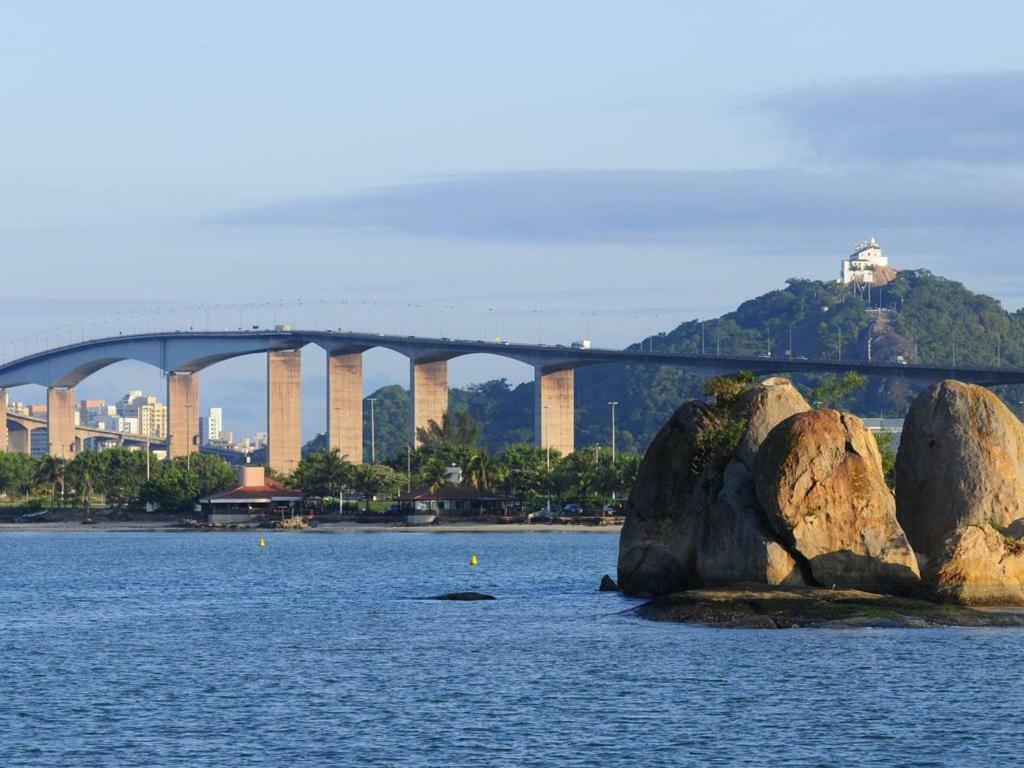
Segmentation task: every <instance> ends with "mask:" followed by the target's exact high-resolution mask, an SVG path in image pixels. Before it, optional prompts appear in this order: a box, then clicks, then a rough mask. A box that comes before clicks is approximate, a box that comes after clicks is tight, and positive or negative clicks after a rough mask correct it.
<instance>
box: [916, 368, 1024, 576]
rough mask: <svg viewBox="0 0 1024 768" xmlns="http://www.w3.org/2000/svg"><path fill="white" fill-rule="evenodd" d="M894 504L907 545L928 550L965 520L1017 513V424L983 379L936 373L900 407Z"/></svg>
mask: <svg viewBox="0 0 1024 768" xmlns="http://www.w3.org/2000/svg"><path fill="white" fill-rule="evenodd" d="M896 509H897V512H898V515H899V521H900V524H901V525H902V526H903V530H904V531H906V532H907V537H908V538H909V539H910V543H911V544H912V545H913V547H914V549H915V550H917V551H918V552H921V553H923V554H925V555H928V556H931V555H932V554H933V552H934V550H935V549H936V548H937V547H938V546H939V545H940V544H941V543H942V542H943V540H944V539H945V538H946V536H947V535H949V534H950V533H952V532H953V531H954V530H956V529H957V528H958V527H960V526H961V525H964V524H967V523H984V522H989V521H991V522H995V523H997V524H998V525H1000V526H1001V527H1006V526H1010V525H1011V524H1013V523H1014V521H1016V520H1018V519H1019V518H1021V517H1024V427H1022V426H1021V423H1020V421H1018V420H1017V418H1016V417H1015V416H1014V415H1013V414H1012V413H1011V412H1010V410H1009V408H1007V407H1006V406H1005V405H1003V403H1002V402H1001V401H1000V400H999V398H998V397H996V396H995V395H993V394H992V393H991V392H989V391H988V390H987V389H985V388H984V387H979V386H975V385H973V384H964V383H963V382H960V381H952V380H948V381H941V382H939V383H938V384H934V385H932V386H931V387H929V388H928V389H926V390H925V391H924V392H922V393H921V394H920V395H919V396H918V397H917V399H916V400H914V403H913V405H912V406H911V407H910V411H909V413H908V414H907V418H906V421H905V422H904V424H903V434H902V435H901V436H900V449H899V453H898V455H897V457H896Z"/></svg>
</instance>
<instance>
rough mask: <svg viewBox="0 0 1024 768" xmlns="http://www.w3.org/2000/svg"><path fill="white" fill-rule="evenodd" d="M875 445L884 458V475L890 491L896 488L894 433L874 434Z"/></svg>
mask: <svg viewBox="0 0 1024 768" xmlns="http://www.w3.org/2000/svg"><path fill="white" fill-rule="evenodd" d="M873 434H874V436H875V444H876V445H877V446H878V452H879V453H880V454H881V456H882V474H884V475H885V484H886V485H888V486H889V488H890V489H894V488H895V487H896V451H894V450H893V448H892V444H893V436H892V432H874V433H873Z"/></svg>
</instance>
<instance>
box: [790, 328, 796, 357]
mask: <svg viewBox="0 0 1024 768" xmlns="http://www.w3.org/2000/svg"><path fill="white" fill-rule="evenodd" d="M794 322H795V321H794ZM789 359H790V360H792V359H793V323H792V322H791V323H790V324H789Z"/></svg>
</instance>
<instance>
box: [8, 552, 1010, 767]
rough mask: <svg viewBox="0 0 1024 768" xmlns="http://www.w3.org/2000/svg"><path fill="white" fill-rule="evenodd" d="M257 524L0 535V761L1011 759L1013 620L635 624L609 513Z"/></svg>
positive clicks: (984, 762)
mask: <svg viewBox="0 0 1024 768" xmlns="http://www.w3.org/2000/svg"><path fill="white" fill-rule="evenodd" d="M267 539H268V546H267V548H266V549H264V550H259V549H258V548H257V546H256V541H257V537H256V536H250V535H247V534H244V535H243V534H237V535H230V534H225V535H217V534H209V535H202V534H194V533H183V534H170V533H147V534H123V533H122V534H102V533H85V534H56V533H40V534H34V533H7V534H0V766H61V767H62V768H63V767H65V766H76V767H77V766H118V767H119V768H120V767H123V766H289V767H295V766H321V765H352V766H392V765H414V766H469V765H486V766H558V765H572V766H618V765H622V766H627V765H628V766H660V765H666V766H668V765H673V766H675V765H758V766H761V765H768V764H771V765H837V766H854V765H978V766H991V765H998V764H1004V765H1005V764H1015V763H1019V761H1020V760H1021V759H1024V758H1022V755H1024V694H1022V690H1024V679H1022V676H1024V633H1022V632H1015V631H1011V630H927V631H908V630H864V631H848V630H847V631H822V630H817V631H816V630H790V631H774V632H773V631H753V630H745V631H744V630H712V629H707V628H701V627H687V626H673V625H662V624H655V623H649V622H644V621H640V620H637V619H634V618H632V617H630V616H628V615H623V614H622V613H621V611H622V610H623V609H624V608H626V607H628V606H629V605H630V604H631V603H629V602H628V601H626V600H624V599H622V598H621V597H619V596H617V595H608V594H598V593H597V592H596V591H595V587H596V585H597V582H598V579H599V578H600V576H601V574H602V573H605V572H613V571H614V565H615V551H616V546H617V537H615V536H614V535H602V534H521V535H520V534H490V535H488V534H445V535H437V534H404V535H403V534H323V535H304V534H299V535H295V534H292V535H286V534H277V535H269V536H267ZM471 553H476V554H477V555H478V556H479V558H480V567H478V568H470V567H469V565H468V559H469V555H470V554H471ZM464 589H477V590H481V591H487V592H490V593H492V594H495V595H497V596H498V598H499V599H498V600H497V601H494V602H488V603H445V602H434V601H424V600H419V599H417V598H420V597H423V596H429V595H433V594H437V593H440V592H445V591H451V590H464Z"/></svg>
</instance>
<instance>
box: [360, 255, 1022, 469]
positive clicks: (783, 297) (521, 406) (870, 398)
mask: <svg viewBox="0 0 1024 768" xmlns="http://www.w3.org/2000/svg"><path fill="white" fill-rule="evenodd" d="M702 326H703V341H702ZM702 344H703V350H704V351H705V352H706V353H707V354H713V353H715V352H716V351H718V352H721V354H724V355H759V354H767V353H769V352H770V353H771V355H772V356H773V357H780V356H785V355H787V354H790V353H792V354H793V355H794V356H797V357H807V358H810V359H822V358H825V359H831V360H835V359H839V358H840V356H841V359H843V360H855V359H856V360H866V359H867V358H868V349H869V346H870V350H871V359H873V360H877V361H891V362H896V361H897V360H898V359H899V358H900V357H902V359H904V360H906V361H907V362H909V363H913V362H921V363H936V364H950V365H952V364H953V363H954V361H955V363H956V364H958V365H996V364H997V362H998V363H999V364H1001V365H1004V366H1008V367H1024V312H1022V311H1020V310H1018V311H1017V312H1014V313H1009V312H1007V311H1006V310H1004V309H1003V308H1002V306H1001V305H1000V304H999V302H998V301H997V300H995V299H993V298H991V297H989V296H983V295H981V294H976V293H973V292H971V291H970V290H968V289H967V288H966V287H964V286H963V285H962V284H961V283H957V282H954V281H952V280H947V279H945V278H942V277H939V276H937V275H933V274H932V273H931V272H929V271H927V270H913V271H902V272H900V273H899V274H898V275H897V276H896V277H895V278H894V279H893V280H892V281H891V282H890V283H889V284H887V285H885V286H884V287H882V288H877V287H873V288H871V289H870V291H869V290H868V289H867V288H866V287H863V286H859V285H856V284H850V285H845V286H844V285H840V284H839V283H835V282H821V281H816V280H800V279H791V280H789V281H787V283H786V287H785V288H782V289H780V290H776V291H770V292H769V293H766V294H764V295H762V296H758V297H757V298H755V299H751V300H749V301H746V302H744V303H743V304H741V305H740V306H739V307H738V308H737V309H736V310H735V311H733V312H729V313H728V314H725V315H723V316H722V317H720V318H715V319H711V320H707V321H704V322H703V323H701V322H700V321H698V320H691V321H688V322H685V323H682V324H681V325H679V326H678V327H676V328H675V329H673V330H671V331H669V332H667V333H661V334H658V335H657V336H654V337H650V338H647V339H644V340H643V341H641V342H638V343H637V344H634V345H632V346H631V347H630V348H631V349H640V348H643V349H649V348H653V349H654V351H656V352H687V353H699V352H700V351H701V349H702ZM790 344H792V347H791V346H790ZM703 379H704V377H703V376H702V375H697V374H691V373H686V372H683V371H679V370H676V369H672V368H656V367H647V366H611V365H595V366H586V367H583V368H580V369H578V370H577V371H576V443H577V445H578V446H583V445H592V444H594V443H600V444H602V445H607V444H608V442H609V439H610V414H609V406H608V402H609V401H611V400H615V401H617V402H618V406H617V410H616V425H617V428H618V434H617V441H618V445H619V447H620V448H621V449H622V450H624V451H633V450H636V451H642V450H644V449H645V448H646V446H647V444H648V443H649V442H650V440H651V438H652V437H653V435H654V433H655V431H656V430H657V429H658V427H660V426H661V424H662V423H663V422H664V421H665V419H666V418H668V416H669V415H670V414H671V413H672V411H673V410H675V408H676V407H677V406H678V405H679V404H680V403H681V402H682V401H683V400H685V399H687V398H691V397H699V396H700V388H701V382H702V381H703ZM819 381H820V377H818V376H810V375H806V376H797V377H794V382H795V383H796V385H797V386H798V387H799V388H801V389H802V390H803V391H804V392H807V391H809V389H810V388H812V387H813V386H815V385H816V384H817V383H818V382H819ZM916 391H917V389H915V388H914V387H913V386H912V385H909V384H907V383H906V382H902V381H896V380H886V379H879V380H873V381H871V382H869V384H868V386H867V387H865V388H864V389H862V390H860V391H858V392H855V393H854V394H853V395H851V396H850V397H849V399H848V400H847V401H846V402H845V403H844V406H845V407H847V408H849V409H851V410H853V411H854V412H856V413H860V414H862V415H865V416H878V415H879V414H884V415H885V416H889V417H892V416H902V415H903V414H904V413H905V412H906V409H907V407H908V406H909V404H910V402H911V400H912V399H913V397H914V395H915V394H916ZM997 392H998V394H999V395H1000V396H1001V397H1002V398H1003V399H1004V400H1005V402H1006V403H1007V405H1009V406H1010V407H1011V408H1012V409H1014V410H1015V411H1017V412H1018V413H1020V412H1021V411H1020V409H1021V401H1022V400H1024V386H1013V387H1002V388H1000V389H999V390H997ZM374 397H376V398H377V405H376V433H377V452H378V456H390V455H393V454H395V453H398V452H400V451H403V450H404V446H405V445H406V444H407V443H408V440H409V433H410V426H409V395H408V392H407V391H406V390H404V389H402V388H401V387H398V386H389V387H383V388H382V389H380V390H378V391H377V392H376V393H375V394H374ZM451 406H452V407H453V408H459V407H465V408H468V409H469V411H470V412H471V413H472V414H473V415H474V416H476V417H477V418H479V419H481V420H482V421H483V423H484V436H483V441H484V443H485V444H486V445H488V446H490V447H492V448H499V447H501V446H503V445H506V444H508V443H513V442H528V441H530V440H532V439H533V382H527V383H524V384H520V385H518V386H515V387H513V386H510V385H509V383H508V382H507V381H505V380H503V379H502V380H497V381H488V382H484V383H482V384H474V385H471V386H469V387H466V388H461V389H460V388H453V389H452V390H451ZM366 424H367V425H369V413H367V414H366ZM369 439H370V436H369V429H367V430H366V441H367V449H366V455H367V456H369Z"/></svg>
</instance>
